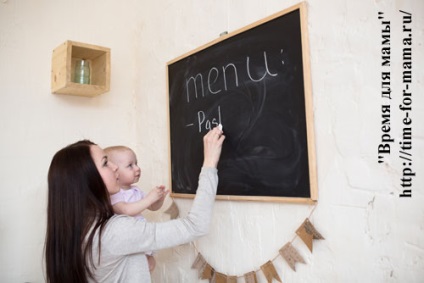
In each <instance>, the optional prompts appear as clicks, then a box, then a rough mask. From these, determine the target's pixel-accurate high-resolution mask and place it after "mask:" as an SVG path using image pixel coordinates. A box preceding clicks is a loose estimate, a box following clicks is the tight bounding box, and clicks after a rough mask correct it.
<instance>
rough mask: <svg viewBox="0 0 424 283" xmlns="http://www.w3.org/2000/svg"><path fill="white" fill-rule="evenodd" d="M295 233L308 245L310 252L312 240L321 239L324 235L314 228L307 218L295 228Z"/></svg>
mask: <svg viewBox="0 0 424 283" xmlns="http://www.w3.org/2000/svg"><path fill="white" fill-rule="evenodd" d="M296 234H297V235H298V236H299V237H300V238H301V239H302V241H303V242H304V243H305V244H306V246H308V248H309V250H310V251H311V252H312V240H323V239H324V237H323V236H321V234H320V233H318V231H317V230H316V229H315V227H314V226H313V225H312V223H311V222H310V221H309V219H308V218H306V219H305V221H303V223H302V225H301V226H300V227H299V228H298V229H297V231H296Z"/></svg>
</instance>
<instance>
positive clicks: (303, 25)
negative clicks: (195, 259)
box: [167, 2, 318, 204]
mask: <svg viewBox="0 0 424 283" xmlns="http://www.w3.org/2000/svg"><path fill="white" fill-rule="evenodd" d="M293 11H299V16H300V32H301V35H300V36H301V48H302V50H301V54H302V67H303V90H304V93H303V95H304V110H305V116H306V117H305V123H306V145H307V155H308V156H307V163H308V164H307V167H308V174H309V195H308V196H307V197H297V196H295V197H292V196H267V195H255V196H252V195H248V196H247V195H220V194H218V195H217V197H216V198H217V199H220V200H234V201H265V202H268V201H269V202H291V203H307V204H313V203H315V202H316V201H317V199H318V192H317V191H318V189H317V173H316V154H315V139H314V129H313V108H312V87H311V76H310V65H309V42H308V35H307V15H306V3H305V2H301V3H299V4H297V5H294V6H292V7H290V8H287V9H285V10H283V11H280V12H277V13H275V14H273V15H271V16H269V17H266V18H264V19H262V20H259V21H256V22H254V23H252V24H250V25H248V26H246V27H243V28H241V29H238V30H236V31H234V32H231V33H228V34H227V35H223V36H221V37H219V38H217V39H215V40H213V41H211V42H209V43H207V44H205V45H203V46H200V47H198V48H196V49H194V50H192V51H190V52H188V53H186V54H184V55H181V56H179V57H177V58H175V59H173V60H171V61H169V62H168V63H167V84H168V92H169V93H168V95H167V98H168V107H170V96H171V90H170V71H169V69H170V66H172V64H174V63H176V62H179V61H180V60H184V58H188V57H189V56H192V55H195V54H197V53H199V52H201V51H204V50H206V51H207V50H208V48H213V46H214V45H216V44H218V43H220V42H222V41H225V40H227V39H229V38H232V37H234V36H236V35H239V34H241V33H244V32H248V31H249V30H251V29H253V28H255V27H258V26H261V25H263V24H266V23H268V22H270V21H272V20H274V19H277V18H280V17H284V16H285V15H287V14H289V13H291V12H293ZM168 115H169V116H168V121H169V131H168V134H169V160H170V162H169V165H170V168H169V174H170V188H171V191H172V192H171V196H172V197H177V198H193V197H194V196H195V194H194V193H181V192H178V191H176V190H174V188H173V186H172V184H173V174H172V163H173V160H172V155H171V148H172V140H171V120H172V118H173V117H171V116H172V115H171V113H170V110H169V111H168ZM224 132H225V125H224ZM202 153H203V152H202ZM174 154H175V153H174ZM199 171H200V168H199ZM196 177H197V176H196Z"/></svg>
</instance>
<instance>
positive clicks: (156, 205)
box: [149, 186, 169, 211]
mask: <svg viewBox="0 0 424 283" xmlns="http://www.w3.org/2000/svg"><path fill="white" fill-rule="evenodd" d="M156 189H159V190H161V191H162V192H163V195H162V197H161V198H160V199H158V200H157V201H155V202H154V203H152V204H151V205H150V207H149V210H152V211H156V210H158V209H159V208H161V207H162V205H163V202H164V200H165V197H166V195H167V194H168V193H169V190H165V186H159V187H156Z"/></svg>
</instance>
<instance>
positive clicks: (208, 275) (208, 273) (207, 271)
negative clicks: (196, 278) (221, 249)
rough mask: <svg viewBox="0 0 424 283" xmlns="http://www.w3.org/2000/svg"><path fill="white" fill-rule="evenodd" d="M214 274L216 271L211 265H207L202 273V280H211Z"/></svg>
mask: <svg viewBox="0 0 424 283" xmlns="http://www.w3.org/2000/svg"><path fill="white" fill-rule="evenodd" d="M213 273H214V270H213V268H212V266H210V265H209V263H206V264H205V267H204V268H203V270H202V271H201V274H200V279H211V278H212V275H213Z"/></svg>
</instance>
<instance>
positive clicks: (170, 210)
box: [165, 200, 180, 219]
mask: <svg viewBox="0 0 424 283" xmlns="http://www.w3.org/2000/svg"><path fill="white" fill-rule="evenodd" d="M165 213H166V214H169V215H171V219H175V218H177V217H178V216H179V215H180V211H179V210H178V206H177V204H176V203H175V201H174V200H172V203H171V206H170V207H169V208H168V209H167V210H166V211H165Z"/></svg>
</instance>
